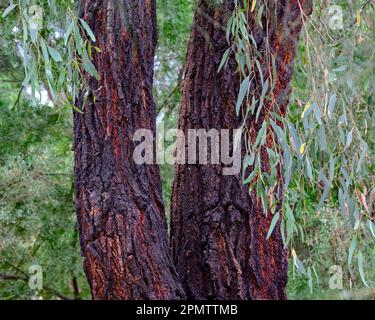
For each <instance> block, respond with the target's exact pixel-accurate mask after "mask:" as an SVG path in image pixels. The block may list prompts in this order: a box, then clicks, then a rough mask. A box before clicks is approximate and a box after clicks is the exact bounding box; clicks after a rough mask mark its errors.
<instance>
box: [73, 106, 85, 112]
mask: <svg viewBox="0 0 375 320" xmlns="http://www.w3.org/2000/svg"><path fill="white" fill-rule="evenodd" d="M72 108H73V110H74V111H77V112H78V113H81V114H84V112H83V111H82V110H81V109H79V108H78V107H77V106H75V105H74V104H72Z"/></svg>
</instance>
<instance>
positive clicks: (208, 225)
mask: <svg viewBox="0 0 375 320" xmlns="http://www.w3.org/2000/svg"><path fill="white" fill-rule="evenodd" d="M300 4H301V6H300ZM300 4H299V3H298V1H278V2H277V3H276V4H275V3H274V2H272V4H269V5H268V6H269V10H268V12H271V15H269V16H267V17H265V19H264V21H265V23H266V24H267V25H268V29H269V33H268V37H267V39H269V40H267V41H265V39H266V33H265V32H264V30H263V29H261V28H259V26H257V24H256V22H255V21H254V19H253V18H249V29H251V31H252V32H253V34H254V37H255V39H256V42H257V45H258V49H259V51H260V52H261V54H263V56H264V59H263V60H261V63H262V68H263V69H264V70H265V71H266V70H267V69H268V68H269V65H268V63H267V59H266V58H265V56H266V52H269V51H271V52H272V53H273V54H274V55H275V58H276V68H277V79H276V86H275V89H274V91H273V93H272V94H273V100H272V101H273V102H272V103H270V104H269V105H268V106H267V108H264V109H265V111H264V112H262V114H261V115H260V119H261V121H259V124H255V122H253V121H252V119H249V120H248V122H249V126H250V128H251V129H252V131H253V132H257V131H258V130H259V128H260V127H261V125H262V119H264V118H265V117H266V116H267V113H268V112H270V111H275V106H277V112H278V113H279V114H281V115H283V114H285V111H286V109H287V105H288V103H289V97H290V90H291V78H292V73H293V60H294V57H295V54H296V49H297V46H298V39H299V34H300V31H301V28H302V24H303V23H302V22H303V19H302V15H301V12H302V10H304V11H305V13H306V14H308V13H310V12H311V1H300ZM233 8H234V5H233V1H230V0H228V1H224V4H223V5H222V4H219V5H215V4H213V2H212V1H208V0H199V1H198V2H197V8H196V12H195V16H194V22H193V29H192V34H191V38H190V42H189V47H188V53H187V62H186V67H185V73H184V81H183V86H182V102H181V106H180V115H179V127H180V129H181V130H183V131H184V132H185V134H187V130H188V129H207V130H209V129H213V128H214V129H237V128H239V127H240V125H241V124H242V121H243V119H241V117H237V116H236V112H235V105H236V101H237V96H238V93H239V87H240V77H239V74H238V72H237V65H236V63H235V61H234V59H230V61H229V63H228V66H227V67H226V68H225V69H224V70H223V71H221V72H220V73H218V67H219V64H220V62H221V59H222V56H223V53H224V51H225V50H226V49H227V47H228V44H227V42H226V36H225V30H226V25H227V19H228V18H229V17H230V15H231V13H232V11H233ZM266 49H267V50H269V51H267V50H266ZM264 74H266V72H264ZM260 91H261V90H260ZM262 158H263V160H264V163H263V166H264V168H263V170H266V171H267V170H268V169H269V165H268V158H267V156H266V154H265V155H264V157H262ZM267 167H268V168H267ZM222 169H223V166H222V165H199V164H198V165H177V166H176V169H175V174H176V175H175V181H174V185H173V194H172V208H171V214H172V219H171V224H172V230H171V245H172V251H173V259H174V262H175V264H176V267H177V271H178V273H179V275H180V278H181V281H182V282H183V285H184V287H185V290H186V293H187V295H188V297H189V298H193V299H285V298H286V292H285V288H286V284H287V272H288V270H287V250H286V249H285V248H284V245H283V242H282V238H281V233H280V228H279V226H276V228H275V231H274V233H273V235H272V237H271V238H270V239H269V240H268V241H267V240H266V236H267V232H268V229H269V226H270V223H271V220H272V215H271V214H268V215H267V216H266V215H265V214H264V212H263V208H262V206H261V205H260V202H259V199H258V195H257V194H255V193H251V194H249V191H248V187H247V186H244V185H243V184H242V180H241V176H240V175H237V176H224V175H223V172H222ZM279 190H282V178H281V177H280V189H279Z"/></svg>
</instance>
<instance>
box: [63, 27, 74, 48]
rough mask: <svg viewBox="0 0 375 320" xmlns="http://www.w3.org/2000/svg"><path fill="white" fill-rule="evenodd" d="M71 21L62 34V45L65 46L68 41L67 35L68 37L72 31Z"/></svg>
mask: <svg viewBox="0 0 375 320" xmlns="http://www.w3.org/2000/svg"><path fill="white" fill-rule="evenodd" d="M73 25H74V24H73V22H72V23H71V24H70V25H69V27H68V29H67V30H66V32H65V34H64V45H65V46H66V45H67V44H68V41H69V37H70V34H71V33H72V31H73Z"/></svg>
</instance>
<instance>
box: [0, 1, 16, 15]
mask: <svg viewBox="0 0 375 320" xmlns="http://www.w3.org/2000/svg"><path fill="white" fill-rule="evenodd" d="M15 7H17V4H11V5H10V6H9V7H7V8H6V9H5V10H4V12H3V15H2V17H3V18H5V17H6V16H7V15H8V14H9V13H10V12H11V11H12V10H13V9H14V8H15Z"/></svg>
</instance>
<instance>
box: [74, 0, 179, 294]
mask: <svg viewBox="0 0 375 320" xmlns="http://www.w3.org/2000/svg"><path fill="white" fill-rule="evenodd" d="M79 8H80V10H79V11H80V16H82V17H83V18H84V19H85V20H86V21H87V23H88V24H89V25H90V27H91V29H92V30H93V32H94V33H95V36H96V38H97V43H96V45H97V46H98V47H99V48H100V49H101V52H100V53H97V52H95V53H94V57H93V63H94V65H95V67H96V69H97V70H98V72H99V74H100V80H99V81H96V80H95V79H93V78H90V79H89V85H90V89H91V92H90V94H89V98H88V101H87V103H86V105H85V106H84V114H80V113H77V112H75V113H74V139H75V140H74V151H75V188H76V190H75V193H76V200H75V201H76V208H77V216H78V224H79V231H80V241H81V247H82V255H83V257H84V270H85V272H86V275H87V277H88V280H89V284H90V286H91V291H92V295H93V298H94V299H179V298H181V297H184V292H183V290H182V288H181V285H180V283H179V280H178V276H177V274H176V271H175V268H174V267H173V263H172V259H171V257H170V254H169V244H168V236H167V227H166V222H165V216H164V207H163V201H162V191H161V183H160V177H159V169H158V167H157V166H156V165H137V164H135V162H134V161H133V151H134V148H135V142H133V141H132V138H133V133H134V132H135V131H136V130H137V129H140V128H146V129H151V130H153V132H155V117H156V114H155V113H156V111H155V104H154V101H153V97H152V83H153V67H154V53H155V45H156V33H157V30H156V13H155V1H154V0H130V1H117V0H81V1H80V5H79ZM88 78H89V77H88ZM94 95H95V98H93V96H94ZM79 100H80V102H81V103H82V95H81V98H80V99H79Z"/></svg>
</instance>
